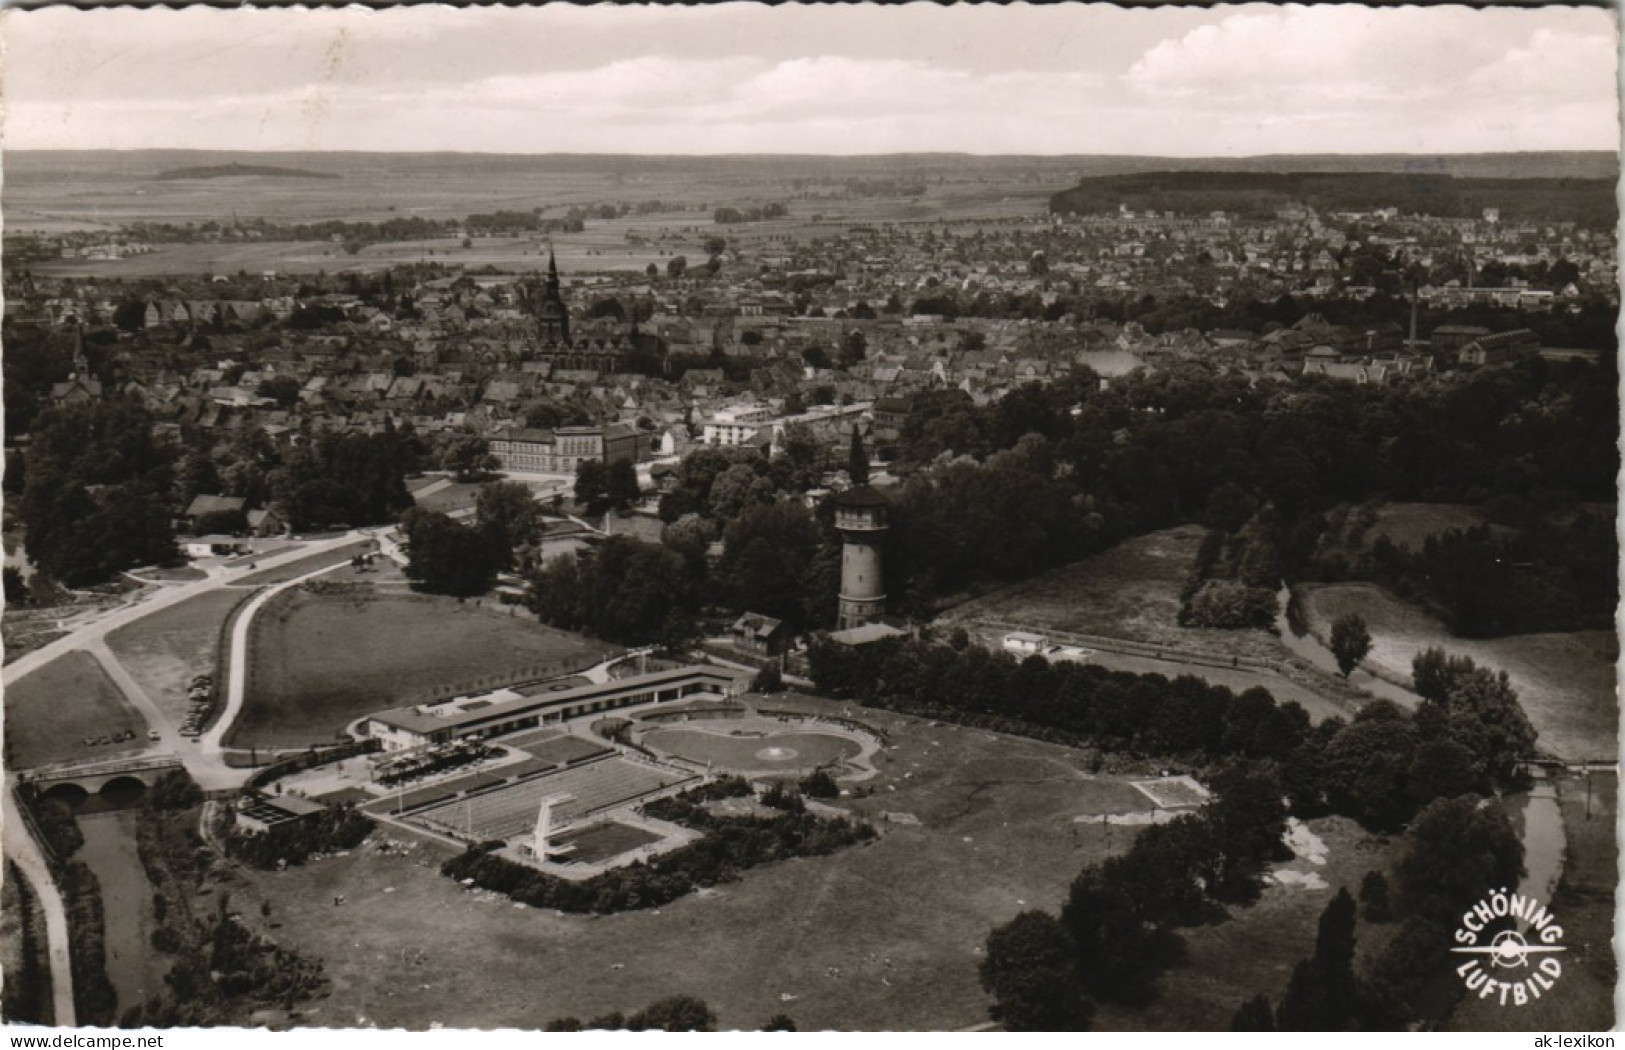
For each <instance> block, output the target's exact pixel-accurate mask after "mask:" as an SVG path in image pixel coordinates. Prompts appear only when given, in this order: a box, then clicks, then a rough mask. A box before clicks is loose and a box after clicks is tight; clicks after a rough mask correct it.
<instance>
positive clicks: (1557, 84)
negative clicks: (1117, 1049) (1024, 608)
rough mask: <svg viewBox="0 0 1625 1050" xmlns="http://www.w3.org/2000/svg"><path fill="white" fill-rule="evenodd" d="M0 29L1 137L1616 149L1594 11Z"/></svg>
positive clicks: (325, 18) (86, 24) (591, 17)
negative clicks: (0, 49) (2, 58)
mask: <svg viewBox="0 0 1625 1050" xmlns="http://www.w3.org/2000/svg"><path fill="white" fill-rule="evenodd" d="M18 16H19V12H16V11H7V12H4V14H3V15H0V29H3V30H4V33H5V40H6V44H7V55H6V58H7V62H6V63H5V66H4V69H3V75H4V89H5V96H4V97H5V98H6V102H7V112H6V127H5V133H6V139H7V143H8V145H9V146H11V147H12V148H26V147H33V148H48V147H56V148H63V147H68V148H72V147H81V148H91V147H119V148H139V147H143V146H147V147H156V146H175V147H192V148H217V149H287V148H310V149H367V150H376V149H459V150H487V151H499V152H500V151H513V152H528V151H554V150H561V151H581V152H609V151H631V152H701V153H704V152H808V153H818V152H830V153H851V152H886V151H916V150H945V151H947V150H963V151H971V152H1031V153H1070V152H1077V153H1088V152H1094V153H1110V152H1140V153H1162V154H1184V155H1198V154H1209V153H1217V154H1236V153H1259V152H1306V151H1318V150H1330V151H1341V152H1361V151H1375V150H1401V149H1415V150H1419V151H1428V152H1432V151H1463V150H1492V149H1510V148H1526V149H1532V148H1602V149H1607V148H1611V147H1612V146H1613V145H1614V144H1615V143H1616V142H1617V102H1616V99H1615V91H1614V80H1615V77H1616V76H1617V56H1616V55H1615V50H1614V49H1615V38H1614V33H1613V23H1612V19H1611V18H1610V17H1609V15H1608V13H1607V12H1600V11H1597V10H1595V9H1592V10H1583V9H1582V10H1573V9H1540V10H1501V11H1482V12H1480V11H1472V10H1467V9H1463V8H1429V9H1415V8H1407V9H1373V8H1366V7H1359V6H1354V5H1348V6H1332V7H1315V8H1303V7H1270V6H1265V5H1256V4H1255V5H1249V6H1246V7H1236V8H1218V9H1214V10H1211V11H1208V10H1201V11H1198V10H1191V9H1161V10H1150V11H1148V10H1123V9H1120V8H1116V7H1110V6H1090V5H1057V6H1055V7H1050V8H1044V9H1028V8H1020V7H1011V8H1009V9H1002V8H1001V9H988V8H982V7H975V8H966V7H959V8H939V7H931V6H925V5H908V6H906V7H898V8H889V9H886V10H884V11H871V10H869V9H865V8H863V7H862V5H853V6H849V7H832V8H817V9H800V8H795V7H785V8H767V7H763V6H761V5H739V4H730V5H717V6H713V7H707V8H704V9H703V10H690V9H681V10H672V9H649V8H638V7H619V8H610V9H606V8H600V7H590V8H576V7H570V6H569V5H564V6H562V7H560V6H557V5H554V6H551V7H544V8H540V9H537V8H514V9H508V8H495V9H485V8H482V9H477V10H470V11H466V12H464V11H456V10H453V9H446V8H430V7H424V8H415V9H408V10H397V11H392V12H387V13H383V14H379V13H367V12H363V11H357V10H338V11H302V10H290V9H259V10H253V11H250V10H240V11H217V10H208V9H186V10H184V11H168V10H162V9H159V10H140V11H131V10H118V11H112V10H107V9H101V10H98V11H90V12H80V11H73V10H57V11H50V12H26V13H22V14H21V17H18ZM1091 29H1093V30H1097V31H1096V32H1094V33H1093V35H1091V32H1090V30H1091ZM1159 38H1160V39H1159ZM1114 41H1133V43H1132V45H1131V46H1123V47H1113V46H1112V44H1113V42H1114Z"/></svg>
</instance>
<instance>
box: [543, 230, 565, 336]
mask: <svg viewBox="0 0 1625 1050" xmlns="http://www.w3.org/2000/svg"><path fill="white" fill-rule="evenodd" d="M536 328H537V334H538V335H540V336H541V340H542V345H543V346H546V345H548V344H550V343H559V344H563V345H566V346H567V345H569V343H570V310H569V308H568V307H566V306H565V305H564V297H563V296H562V295H560V294H559V264H558V260H557V259H556V258H555V257H554V255H553V249H552V248H549V249H548V250H547V286H546V289H545V291H544V292H543V294H542V301H541V302H539V303H537V304H536Z"/></svg>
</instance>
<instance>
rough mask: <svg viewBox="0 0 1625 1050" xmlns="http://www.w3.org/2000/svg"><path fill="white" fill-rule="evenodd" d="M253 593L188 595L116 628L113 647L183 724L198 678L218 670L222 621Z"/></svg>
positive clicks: (162, 707)
mask: <svg viewBox="0 0 1625 1050" xmlns="http://www.w3.org/2000/svg"><path fill="white" fill-rule="evenodd" d="M250 596H251V595H250V592H248V591H244V590H218V591H210V592H208V593H206V594H200V595H198V596H197V597H196V598H188V599H187V600H186V601H184V602H181V603H180V604H179V605H172V606H170V607H169V608H167V609H162V610H160V611H158V612H156V613H153V614H152V615H151V616H147V617H144V618H142V619H140V620H137V621H136V622H134V623H131V624H126V625H125V626H123V627H120V628H119V629H118V630H116V631H113V632H112V633H111V634H109V635H108V636H107V646H108V648H110V649H112V650H113V655H114V656H116V657H118V659H119V662H120V663H122V664H123V665H124V667H125V669H126V670H128V671H129V672H130V675H131V677H133V678H134V679H135V680H136V681H137V682H139V683H141V688H142V689H144V690H146V693H147V696H149V697H151V698H152V702H153V703H155V704H157V705H158V709H159V710H160V711H162V712H163V713H164V716H165V717H166V718H168V719H170V721H172V722H174V723H175V724H177V725H178V724H180V721H181V720H182V719H183V718H184V717H185V716H186V711H187V708H188V706H189V705H188V703H187V700H186V690H187V687H188V686H189V685H191V683H192V679H193V678H194V677H196V676H197V675H200V674H213V673H214V672H215V657H216V654H217V653H218V651H219V647H220V645H219V643H220V628H221V625H222V624H224V623H225V622H226V619H227V617H229V616H230V615H231V611H232V610H233V609H234V608H236V607H237V606H238V605H239V604H240V603H242V602H245V601H247V600H248V599H249V597H250Z"/></svg>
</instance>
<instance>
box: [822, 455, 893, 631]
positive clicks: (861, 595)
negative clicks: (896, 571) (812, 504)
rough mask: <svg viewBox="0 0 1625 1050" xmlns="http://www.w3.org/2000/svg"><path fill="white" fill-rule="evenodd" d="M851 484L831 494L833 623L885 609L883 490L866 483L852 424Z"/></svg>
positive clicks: (854, 623)
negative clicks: (837, 576)
mask: <svg viewBox="0 0 1625 1050" xmlns="http://www.w3.org/2000/svg"><path fill="white" fill-rule="evenodd" d="M850 473H851V475H852V487H851V488H849V489H847V490H846V491H845V492H842V493H839V494H838V495H836V496H835V500H834V503H835V528H836V529H837V530H839V531H840V533H841V599H840V607H839V610H838V611H837V613H836V624H835V626H836V628H837V629H838V630H842V631H844V630H846V629H848V628H851V627H862V626H863V625H864V624H870V623H876V622H878V621H879V620H880V618H881V617H882V616H884V615H885V614H886V586H885V578H884V576H883V575H882V569H881V560H880V548H881V545H882V544H883V543H884V542H885V539H886V529H887V525H886V509H887V505H888V504H887V500H886V497H885V496H882V495H881V494H880V493H878V492H876V491H875V490H874V489H872V488H870V487H869V456H868V453H866V452H865V451H864V448H863V438H862V437H861V436H859V434H858V431H857V428H856V427H854V428H853V429H852V461H851V466H850Z"/></svg>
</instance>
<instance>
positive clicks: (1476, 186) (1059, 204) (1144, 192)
mask: <svg viewBox="0 0 1625 1050" xmlns="http://www.w3.org/2000/svg"><path fill="white" fill-rule="evenodd" d="M1125 203H1126V204H1127V206H1128V207H1129V208H1131V209H1133V210H1135V211H1143V210H1144V209H1146V208H1151V209H1153V210H1156V211H1176V212H1180V213H1182V214H1199V215H1207V214H1209V213H1210V212H1213V211H1224V212H1227V213H1229V214H1231V215H1244V216H1253V217H1257V218H1273V217H1274V215H1275V212H1276V210H1277V209H1279V208H1282V207H1285V206H1286V205H1288V204H1301V205H1307V206H1309V207H1311V208H1314V209H1315V210H1316V211H1327V212H1335V211H1373V210H1375V209H1377V208H1386V207H1392V208H1398V209H1399V211H1400V212H1401V213H1403V214H1407V215H1433V216H1440V217H1444V218H1451V217H1455V218H1472V219H1476V218H1478V217H1479V215H1480V214H1482V212H1483V210H1484V209H1485V208H1491V207H1493V208H1500V209H1501V210H1502V212H1503V214H1506V215H1508V216H1509V217H1511V218H1514V219H1516V220H1518V221H1525V222H1574V223H1578V224H1580V225H1582V226H1586V227H1590V228H1595V229H1608V228H1611V227H1613V226H1614V224H1615V223H1616V222H1618V217H1619V209H1618V206H1617V204H1616V203H1615V201H1614V184H1613V182H1612V181H1611V180H1605V179H1491V178H1479V177H1471V176H1455V175H1433V174H1429V175H1419V174H1404V175H1400V174H1395V173H1388V172H1231V171H1222V172H1203V171H1162V172H1147V173H1141V174H1132V175H1103V176H1097V177H1093V178H1088V179H1085V180H1084V181H1082V182H1080V183H1079V184H1078V185H1077V186H1076V187H1074V188H1072V189H1069V190H1062V191H1061V192H1060V193H1057V194H1055V195H1054V196H1053V197H1051V198H1050V211H1051V212H1054V213H1056V214H1071V215H1087V214H1091V213H1105V214H1109V213H1112V212H1115V211H1116V210H1117V209H1118V208H1119V206H1121V205H1122V204H1125Z"/></svg>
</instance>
